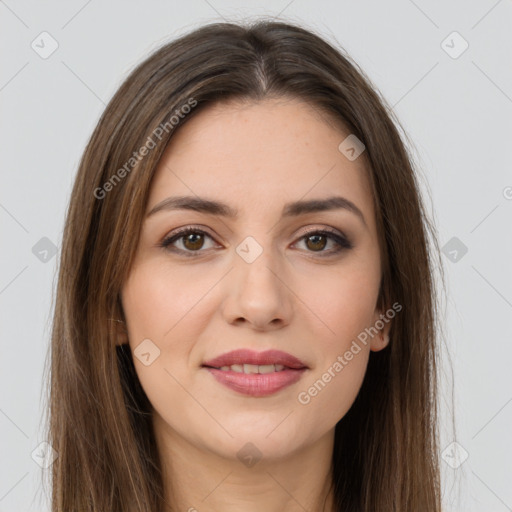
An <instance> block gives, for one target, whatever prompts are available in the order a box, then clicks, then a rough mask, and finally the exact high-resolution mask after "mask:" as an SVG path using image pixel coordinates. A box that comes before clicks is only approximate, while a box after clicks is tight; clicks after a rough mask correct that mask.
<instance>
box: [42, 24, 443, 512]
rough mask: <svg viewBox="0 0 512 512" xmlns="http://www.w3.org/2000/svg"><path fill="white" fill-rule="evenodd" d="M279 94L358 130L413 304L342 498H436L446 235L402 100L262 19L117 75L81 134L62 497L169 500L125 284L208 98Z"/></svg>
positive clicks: (190, 37)
mask: <svg viewBox="0 0 512 512" xmlns="http://www.w3.org/2000/svg"><path fill="white" fill-rule="evenodd" d="M270 97H291V98H298V99H300V100H302V101H305V102H307V103H308V104H310V105H312V106H313V107H314V108H316V109H317V110H318V111H319V112H321V113H322V114H324V115H325V116H326V118H328V119H330V120H331V121H332V122H334V123H338V125H339V126H343V127H344V128H345V129H346V130H348V133H351V134H354V135H355V136H357V138H358V139H359V140H360V141H362V142H363V143H364V145H365V147H366V149H365V152H364V158H365V159H366V168H367V175H368V180H369V183H370V186H371V188H372V191H373V198H374V201H375V211H376V221H377V226H378V231H379V236H380V246H381V247H380V248H381V255H382V268H383V273H382V282H381V292H380V297H379V307H380V308H381V310H382V311H384V310H385V309H386V307H389V306H390V305H391V304H392V303H393V302H398V303H399V304H401V305H402V306H403V309H402V311H401V312H400V314H398V315H396V317H395V318H394V320H393V324H392V328H391V332H390V343H389V345H388V347H387V348H386V349H384V350H382V351H380V352H375V353H371V355H370V360H369V364H368V368H367V373H366V376H365V379H364V382H363V385H362V388H361V390H360V392H359V394H358V396H357V398H356V400H355V402H354V404H353V406H352V407H351V409H350V410H349V411H348V413H347V414H346V415H345V416H344V417H343V418H342V419H341V420H340V421H339V422H338V424H337V425H336V429H335V444H334V453H333V482H332V484H333V488H334V496H335V502H336V507H337V510H340V511H343V512H390V511H397V512H398V511H400V512H404V511H429V512H439V511H440V509H441V504H440V474H439V466H438V459H437V457H438V446H437V443H438V440H437V439H438V425H437V373H438V372H437V367H438V365H436V360H437V358H438V357H437V344H436V324H437V308H438V306H437V301H436V293H435V282H434V281H435V279H434V278H433V268H434V265H433V260H432V254H433V250H432V247H434V248H436V249H437V243H435V236H430V235H435V234H434V229H433V227H432V223H431V221H429V219H428V216H427V215H426V213H425V208H424V206H423V203H422V199H421V197H420V193H419V185H418V179H417V176H416V175H415V170H414V166H413V163H412V157H411V156H410V153H409V152H408V150H407V149H406V146H405V143H404V140H403V138H401V136H400V134H399V127H400V125H399V122H398V121H397V119H396V118H395V116H394V114H393V112H392V109H391V108H390V107H389V106H388V105H387V104H386V102H385V100H384V99H382V97H381V96H380V94H379V93H378V92H377V89H376V88H375V86H373V85H372V84H371V82H370V80H369V79H368V78H367V77H366V76H365V74H364V73H363V72H362V71H361V70H360V69H359V67H358V66H357V65H356V64H355V63H354V62H352V60H351V59H350V58H349V57H348V56H347V55H345V53H344V51H343V50H341V49H338V48H336V47H335V46H334V45H333V44H331V43H329V42H327V41H326V40H324V39H322V38H320V37H319V36H317V35H315V34H314V33H312V32H311V31H310V30H307V29H305V28H302V27H299V26H297V25H293V24H289V23H285V22H278V21H268V20H258V21H256V22H253V23H252V24H250V25H243V24H233V23H214V24H209V25H205V26H203V27H200V28H199V29H196V30H194V31H192V32H190V33H188V34H186V35H184V36H182V37H180V38H178V39H177V40H175V41H173V42H171V43H168V44H166V45H164V46H163V47H161V48H160V49H158V50H157V51H156V52H154V53H153V54H152V55H151V56H150V57H149V58H148V59H146V60H145V61H144V62H142V63H141V64H140V65H139V66H137V67H136V68H135V69H134V70H133V71H132V72H131V74H130V75H129V76H128V78H127V79H126V80H125V81H124V83H123V84H122V85H121V86H120V88H119V90H118V91H117V93H116V94H115V95H114V97H113V98H112V99H111V101H110V102H109V104H108V106H107V108H106V109H105V112H104V113H103V115H102V117H101V119H100V121H99V122H98V125H97V127H96V129H95V130H94V133H93V134H92V136H91V139H90V141H89V143H88V145H87V147H86V149H85V152H84V154H83V157H82V159H81V162H80V166H79V169H78V173H77V176H76V180H75V183H74V188H73V191H72V195H71V200H70V203H69V209H68V212H67V219H66V224H65V230H64V234H63V242H62V252H61V259H60V269H59V276H58V286H57V294H56V300H55V311H54V319H53V330H52V339H51V347H50V348H51V354H50V356H51V359H50V364H51V377H50V382H49V401H50V403H49V419H48V442H49V443H50V444H51V445H52V447H53V449H54V450H56V452H57V454H58V457H57V459H56V460H55V462H54V463H53V466H52V469H51V480H52V482H51V486H52V487H51V489H52V511H54V512H57V511H59V512H62V511H65V512H73V511H76V512H78V511H80V512H83V511H98V512H106V511H109V512H110V511H116V512H117V511H124V512H127V511H132V510H136V511H153V512H158V511H161V510H162V509H163V508H164V503H163V496H164V489H163V481H162V475H161V465H160V460H159V454H158V452H157V449H156V444H155V440H154V435H153V429H152V418H151V406H150V403H149V401H148V399H147V397H146V395H145V393H144V391H143V389H142V388H141V385H140V382H139V380H138V378H137V375H136V373H135V369H134V365H133V359H132V354H131V352H130V349H129V348H128V346H127V345H123V346H116V325H118V322H116V320H123V319H124V317H123V311H122V308H121V303H120V299H119V292H120V290H121V287H122V284H123V283H124V281H125V279H126V278H127V275H128V273H129V271H130V268H131V263H132V261H133V256H134V254H135V250H136V248H137V245H138V240H139V234H140V230H141V226H142V220H143V216H144V212H145V208H146V203H147V197H148V191H149V187H150V184H151V179H152V176H153V174H154V172H155V169H156V167H157V164H158V162H159V159H160V157H161V155H162V153H163V151H164V149H165V147H166V145H167V143H168V142H169V140H170V138H171V137H172V135H173V134H174V132H176V130H179V129H180V128H181V127H182V126H183V125H184V124H185V123H186V122H187V121H188V120H189V119H191V118H192V117H193V116H194V115H196V114H197V113H198V112H200V111H201V110H202V108H203V107H205V106H207V105H210V104H212V103H214V102H219V101H220V102H221V101H227V100H240V101H250V102H252V101H258V100H263V99H266V98H270ZM186 105H188V107H187V108H186ZM173 116H174V118H175V119H174V121H170V120H171V118H172V117H173ZM157 134H158V135H157ZM150 140H151V141H152V142H151V143H150V142H149V141H150ZM144 146H145V147H146V151H144V155H143V156H141V154H142V153H143V151H142V150H141V148H142V147H144ZM121 169H124V171H122V170H121ZM431 239H432V240H433V241H434V246H432V240H431ZM436 254H437V253H436Z"/></svg>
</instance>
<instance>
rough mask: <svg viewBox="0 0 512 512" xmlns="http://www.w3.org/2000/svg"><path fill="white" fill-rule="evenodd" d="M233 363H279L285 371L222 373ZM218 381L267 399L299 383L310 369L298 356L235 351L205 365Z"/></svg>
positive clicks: (275, 351)
mask: <svg viewBox="0 0 512 512" xmlns="http://www.w3.org/2000/svg"><path fill="white" fill-rule="evenodd" d="M232 364H256V365H267V364H280V365H283V366H284V367H285V368H284V369H283V370H282V371H280V372H273V373H264V374H259V373H249V374H247V373H239V372H234V371H231V370H227V371H223V370H220V369H219V368H220V367H222V366H231V365H232ZM203 367H205V368H206V369H207V370H208V371H209V372H210V373H211V374H212V375H213V376H214V377H215V379H216V380H217V381H218V382H220V383H221V384H224V385H225V386H227V387H228V388H230V389H232V390H234V391H237V392H239V393H242V394H245V395H249V396H255V397H256V396H267V395H271V394H273V393H276V392H277V391H279V390H281V389H283V388H285V387H287V386H290V385H291V384H293V383H295V382H297V381H298V380H299V379H300V378H301V376H302V374H303V373H304V371H306V370H307V368H308V367H307V366H306V365H305V364H304V363H303V362H302V361H301V360H300V359H297V358H296V357H295V356H292V355H291V354H287V353H286V352H281V351H280V350H267V351H265V352H254V351H252V350H246V349H242V350H234V351H232V352H228V353H226V354H223V355H221V356H219V357H216V358H214V359H211V360H209V361H207V362H205V363H204V364H203Z"/></svg>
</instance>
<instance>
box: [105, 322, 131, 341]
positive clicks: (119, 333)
mask: <svg viewBox="0 0 512 512" xmlns="http://www.w3.org/2000/svg"><path fill="white" fill-rule="evenodd" d="M109 322H110V325H109V328H110V332H111V335H112V337H113V339H114V340H115V344H116V345H125V344H127V343H128V331H127V329H126V324H125V323H124V320H120V319H118V318H110V319H109Z"/></svg>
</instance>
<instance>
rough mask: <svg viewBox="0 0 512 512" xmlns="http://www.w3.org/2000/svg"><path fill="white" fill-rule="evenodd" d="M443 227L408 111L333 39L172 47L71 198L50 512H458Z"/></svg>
mask: <svg viewBox="0 0 512 512" xmlns="http://www.w3.org/2000/svg"><path fill="white" fill-rule="evenodd" d="M430 230H432V228H431V226H430V224H429V222H428V220H427V218H426V216H425V214H424V209H423V205H422V202H421V199H420V195H419V191H418V185H417V181H416V177H415V174H414V171H413V168H412V164H411V161H410V158H409V156H408V154H407V151H406V149H405V147H404V143H403V141H402V140H401V138H400V136H399V133H398V130H397V128H396V122H393V120H392V114H391V113H390V111H389V108H387V107H386V106H385V103H384V102H383V100H382V99H381V98H380V97H379V95H378V94H377V93H376V92H375V90H374V87H373V86H372V85H371V84H370V82H369V80H368V79H367V78H366V77H365V76H364V74H363V73H362V72H361V71H360V70H358V69H357V66H356V65H355V64H353V63H351V61H350V59H349V58H348V57H347V56H344V55H343V54H342V53H341V52H340V51H339V50H337V49H335V48H334V47H333V46H331V45H330V44H329V43H327V42H326V41H324V40H323V39H321V38H320V37H318V36H317V35H315V34H313V33H311V32H310V31H308V30H306V29H304V28H301V27H298V26H294V25H291V24H287V23H282V22H270V21H260V22H257V23H254V24H253V25H252V26H248V27H246V26H242V25H236V24H231V23H221V24H211V25H207V26H204V27H202V28H200V29H198V30H195V31H193V32H191V33H189V34H187V35H185V36H183V37H181V38H179V39H178V40H176V41H174V42H171V43H169V44H167V45H165V46H163V47H162V48H161V49H159V50H158V51H156V52H155V53H154V54H153V55H151V56H150V57H149V58H148V59H147V60H146V61H145V62H143V63H142V64H140V65H139V66H138V67H137V68H136V69H135V70H134V71H133V72H132V73H131V75H130V76H129V77H128V78H127V79H126V81H125V82H124V83H123V84H122V86H121V87H120V89H119V90H118V92H117V93H116V94H115V96H114V97H113V99H112V100H111V101H110V103H109V105H108V106H107V108H106V110H105V112H104V114H103V116H102V118H101V120H100V121H99V123H98V126H97V128H96V130H95V131H94V133H93V135H92V138H91V140H90V142H89V144H88V146H87V148H86V150H85V153H84V155H83V158H82V160H81V163H80V167H79V170H78V175H77V177H76V181H75V185H74V189H73V193H72V197H71V201H70V206H69V211H68V215H67V221H66V227H65V232H64V238H63V244H62V256H61V264H60V273H59V282H58V290H57V297H56V308H55V317H54V324H53V335H52V346H51V407H50V422H49V442H50V443H51V445H52V446H53V449H54V450H56V452H57V453H58V458H57V459H56V461H55V462H54V464H53V467H52V477H53V479H52V491H53V492H52V499H53V509H52V510H54V511H66V512H69V511H85V510H91V511H102V512H103V511H123V512H124V511H132V510H133V511H155V512H156V511H165V512H169V511H177V510H189V511H193V510H197V511H199V512H203V511H213V510H222V511H223V512H225V511H231V510H237V511H240V510H244V511H261V510H265V511H270V512H272V511H295V510H311V511H326V512H327V511H328V512H333V511H343V512H349V511H351V512H352V511H353V512H362V511H367V512H370V511H371V512H384V511H386V512H389V511H400V512H405V511H408V512H409V511H426V510H428V511H429V512H435V511H439V510H440V483H439V467H438V461H437V419H436V408H437V402H436V396H437V395H436V392H437V387H436V386H437V384H436V341H435V322H436V314H435V313H436V301H435V293H434V283H433V278H432V266H433V265H432V260H431V254H430V249H429V241H428V239H429V238H428V235H429V231H430Z"/></svg>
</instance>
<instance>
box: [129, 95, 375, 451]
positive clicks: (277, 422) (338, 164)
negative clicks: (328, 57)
mask: <svg viewBox="0 0 512 512" xmlns="http://www.w3.org/2000/svg"><path fill="white" fill-rule="evenodd" d="M348 135H349V133H348V132H345V133H344V132H342V131H341V130H340V129H338V128H335V127H333V126H332V125H330V124H328V123H327V122H326V121H324V120H323V119H322V118H321V117H320V116H319V114H318V112H317V111H316V110H314V109H312V108H311V107H310V106H308V105H307V104H305V103H301V102H299V101H297V100H284V99H281V100H275V99H274V100H265V101H263V102H259V103H253V104H250V105H249V104H245V105H241V104H234V103H231V104H227V103H223V104H217V105H215V106H210V107H208V109H207V110H204V111H202V112H201V113H199V114H197V116H195V117H194V118H192V119H190V120H189V121H188V122H187V124H185V125H184V126H183V127H182V128H181V129H180V130H179V131H177V133H176V134H175V136H174V137H173V139H172V140H171V142H170V144H169V146H168V148H167V150H166V153H165V154H164V157H163V159H162V160H161V162H160V165H159V168H158V169H157V171H156V174H155V176H154V179H153V182H152V186H151V189H150V195H149V200H148V204H147V211H146V214H147V216H146V218H145V221H144V224H143V229H142V235H141V239H140V242H139V246H138V249H137V254H136V258H135V262H134V265H133V267H132V268H131V270H130V273H129V277H128V279H127V281H126V282H125V284H124V287H123V289H122V293H121V298H122V305H123V309H124V313H125V318H126V322H127V334H128V340H127V341H128V342H129V344H130V347H131V350H132V353H133V355H134V363H135V368H136V371H137V374H138V377H139V379H140V382H141V384H142V387H143V388H144V390H145V392H146V394H147V396H148V398H149V400H150V402H151V404H152V406H153V409H154V410H153V414H154V420H155V428H156V429H158V431H159V432H160V434H161V435H162V436H163V437H164V438H166V439H167V440H168V441H169V442H170V443H172V442H186V443H187V444H189V445H193V446H195V447H196V448H199V449H203V450H208V451H209V452H210V453H211V452H213V453H217V454H219V455H221V456H223V457H230V458H234V457H236V454H237V452H238V451H239V450H240V448H241V447H242V446H244V445H245V444H246V443H247V442H251V443H253V444H254V445H255V446H256V447H257V448H258V449H259V451H260V452H261V453H262V455H263V456H267V457H284V456H286V455H288V454H291V453H293V452H296V451H298V450H300V449H303V448H306V447H307V446H309V445H312V444H313V443H315V442H316V441H318V440H319V439H321V438H323V437H324V436H326V435H328V434H329V433H331V434H332V432H333V429H334V426H335V424H336V423H337V422H338V421H339V420H340V419H341V418H342V417H343V416H344V415H345V413H346V412H347V411H348V409H349V408H350V406H351V405H352V403H353V401H354V400H355V397H356V395H357V393H358V391H359V389H360V386H361V383H362V380H363V377H364V374H365V371H366V367H367V362H368V357H369V353H370V350H380V349H382V348H383V347H384V346H385V341H384V340H383V338H381V337H380V336H373V337H369V338H368V339H367V342H366V343H362V342H360V341H359V342H358V341H357V340H358V339H359V340H360V339H361V334H362V333H364V332H365V329H368V328H370V327H372V326H374V325H375V323H376V321H378V320H379V318H381V317H380V316H379V315H380V313H382V312H381V311H378V310H377V309H376V305H377V298H378V290H379V284H380V279H381V265H380V256H379V246H378V238H377V230H376V222H375V212H374V209H373V202H372V195H371V192H370V189H369V185H368V182H367V177H366V175H365V172H366V171H365V169H364V167H363V158H364V156H360V157H358V158H357V159H356V160H353V161H351V160H349V159H348V158H347V157H346V156H345V155H344V154H343V153H341V152H340V150H339V149H338V146H339V145H340V143H341V142H342V141H343V140H344V139H345V138H346V137H347V136H348ZM363 155H364V154H363ZM183 196H190V197H191V198H190V199H189V200H188V201H185V205H189V206H191V205H193V201H196V204H197V208H196V209H192V208H185V207H183V205H181V207H180V205H179V204H177V203H176V202H174V204H172V203H171V202H170V201H168V199H169V198H171V199H176V198H179V197H183ZM334 197H337V198H342V199H338V201H333V202H332V203H331V208H327V209H326V208H324V209H322V210H318V209H317V208H314V206H315V205H314V204H313V203H310V204H309V206H310V208H302V209H301V208H300V207H299V206H297V205H295V207H293V206H290V204H292V203H296V202H306V203H307V202H310V201H313V200H316V201H325V200H326V199H330V198H334ZM200 199H204V200H208V201H210V202H211V203H208V204H207V205H206V206H208V205H209V208H206V207H204V208H203V207H202V206H201V203H200ZM166 201H167V202H166ZM213 202H215V203H221V204H222V205H224V206H223V207H219V206H218V205H217V206H215V205H213ZM202 204H203V206H204V203H202ZM306 206H307V205H306ZM184 229H189V230H190V231H189V232H188V233H187V232H186V233H183V230H184ZM366 332H368V331H366ZM358 336H359V338H358ZM363 337H364V336H363ZM354 341H356V342H357V343H356V345H357V346H358V347H359V350H357V349H356V348H355V347H354ZM239 350H245V352H238V353H234V354H231V355H229V354H228V353H230V352H233V351H239ZM268 351H272V352H268ZM276 351H279V352H276ZM349 352H351V353H352V357H350V355H349V354H348V353H349ZM225 354H228V355H227V356H226V358H224V359H223V360H219V359H217V358H219V357H220V356H223V355H225ZM215 359H217V360H216V361H215ZM206 364H207V366H205V365H206ZM232 365H234V366H232ZM244 365H247V366H244ZM340 366H341V369H340ZM215 368H220V369H215ZM246 372H248V373H246ZM253 372H257V373H253ZM315 383H316V385H315ZM284 418H286V419H284ZM283 419H284V420H283Z"/></svg>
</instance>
